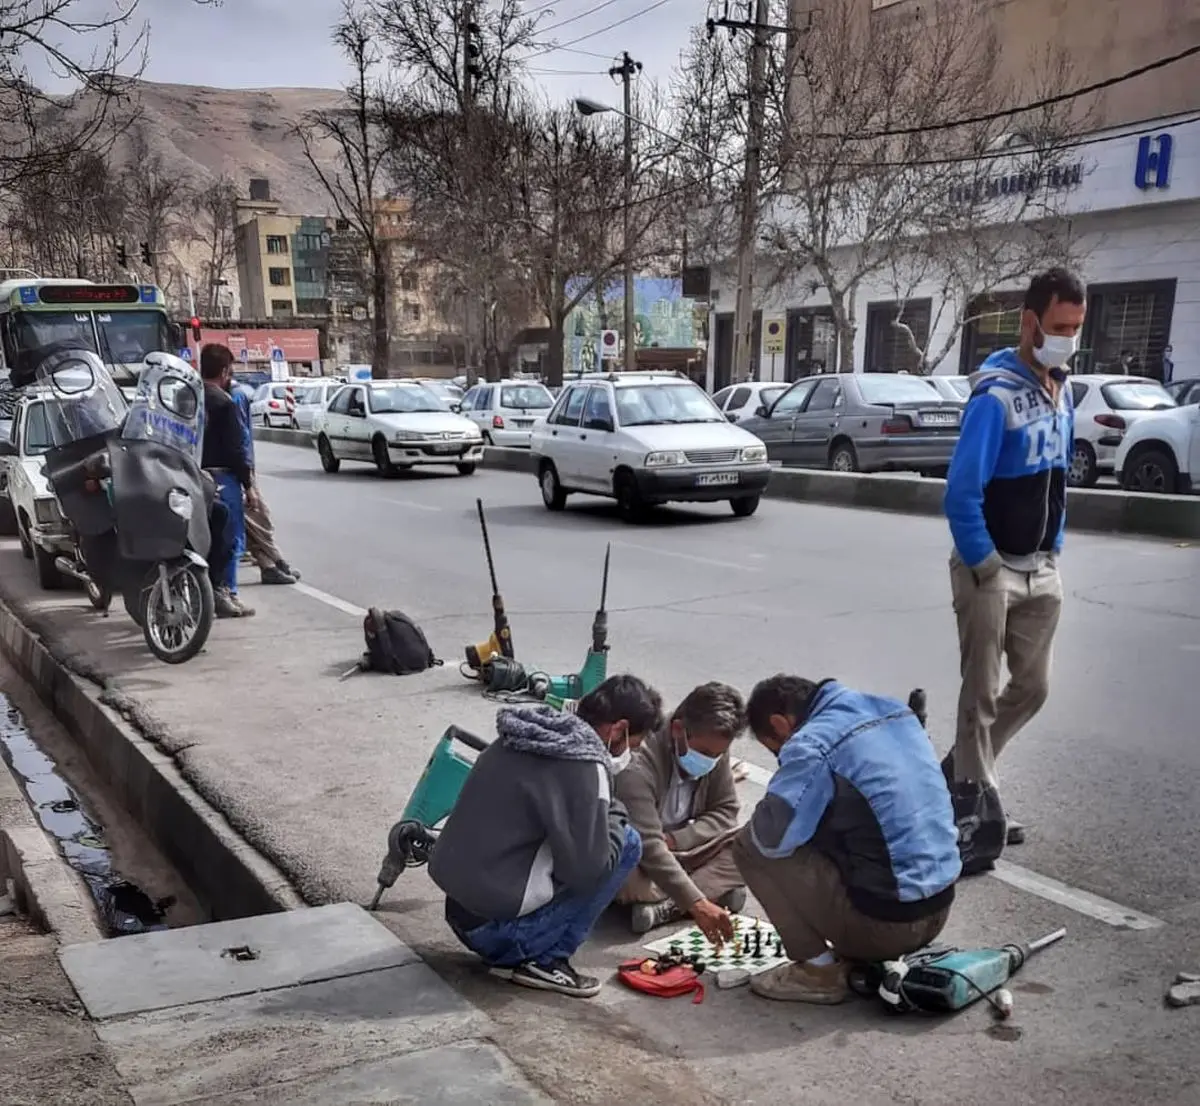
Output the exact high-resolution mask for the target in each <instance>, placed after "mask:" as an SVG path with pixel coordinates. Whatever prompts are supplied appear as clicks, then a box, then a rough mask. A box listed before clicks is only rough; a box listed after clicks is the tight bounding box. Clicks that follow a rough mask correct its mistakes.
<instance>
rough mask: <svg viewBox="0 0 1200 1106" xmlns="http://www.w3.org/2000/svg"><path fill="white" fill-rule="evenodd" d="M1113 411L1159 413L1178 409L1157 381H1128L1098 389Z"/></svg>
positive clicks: (1172, 398) (1168, 393)
mask: <svg viewBox="0 0 1200 1106" xmlns="http://www.w3.org/2000/svg"><path fill="white" fill-rule="evenodd" d="M1100 393H1101V395H1103V396H1104V401H1105V403H1107V404H1108V405H1109V407H1111V408H1112V409H1113V410H1114V411H1161V410H1163V409H1164V408H1166V407H1178V406H1179V405H1178V404H1177V403H1176V402H1175V398H1174V397H1173V396H1172V395H1171V393H1170V392H1168V391H1167V390H1166V388H1164V387H1163V386H1162V385H1161V384H1159V383H1158V381H1157V380H1130V381H1128V382H1126V381H1121V382H1120V383H1118V384H1105V385H1104V387H1103V388H1101V389H1100Z"/></svg>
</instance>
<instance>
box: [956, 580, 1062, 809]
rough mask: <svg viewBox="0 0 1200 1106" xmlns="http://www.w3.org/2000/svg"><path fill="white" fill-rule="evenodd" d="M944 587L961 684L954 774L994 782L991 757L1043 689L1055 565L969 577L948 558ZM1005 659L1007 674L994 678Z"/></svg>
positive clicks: (1058, 599)
mask: <svg viewBox="0 0 1200 1106" xmlns="http://www.w3.org/2000/svg"><path fill="white" fill-rule="evenodd" d="M950 589H951V592H952V594H953V596H954V614H955V617H956V619H957V620H958V642H959V655H960V659H961V672H962V689H961V691H960V692H959V696H958V723H957V727H956V729H955V734H954V778H955V780H956V781H963V780H974V781H979V782H983V783H988V784H990V785H991V786H992V787H995V788H997V789H998V788H999V781H998V779H997V776H996V758H997V757H999V755H1000V753H1001V752H1002V751H1003V749H1004V746H1005V745H1007V744H1008V743H1009V742H1010V741H1011V740H1012V739H1013V737H1015V736H1016V734H1017V732H1018V731H1019V730H1020V729H1021V728H1022V727H1023V726H1024V725H1025V724H1026V723H1027V722H1029V720H1030V719H1031V718H1033V717H1034V715H1036V714H1037V712H1038V711H1039V710H1041V709H1042V706H1043V704H1044V703H1045V702H1046V698H1047V696H1048V695H1049V694H1050V661H1051V653H1052V646H1053V644H1054V632H1055V630H1056V629H1057V628H1058V618H1059V614H1060V613H1061V611H1062V601H1063V590H1062V580H1061V578H1060V577H1059V574H1058V568H1057V566H1055V565H1053V564H1049V563H1047V564H1045V565H1043V566H1041V567H1039V568H1037V569H1036V570H1034V571H1032V572H1017V571H1015V570H1013V569H1011V568H1007V567H1005V568H1001V569H1000V571H999V572H997V573H996V574H995V575H994V576H989V577H987V578H986V579H984V580H983V581H976V579H975V575H974V573H973V572H972V571H971V570H970V569H969V568H967V567H966V565H964V564H963V563H962V561H961V560H959V559H958V557H957V556H954V557H951V558H950ZM1005 660H1007V661H1008V672H1009V680H1008V685H1007V686H1006V687H1005V688H1004V690H1003V691H1001V689H1000V677H1001V671H1002V665H1003V662H1004V661H1005Z"/></svg>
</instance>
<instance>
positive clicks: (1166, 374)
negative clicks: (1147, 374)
mask: <svg viewBox="0 0 1200 1106" xmlns="http://www.w3.org/2000/svg"><path fill="white" fill-rule="evenodd" d="M1174 377H1175V359H1174V357H1173V356H1172V350H1171V347H1170V346H1167V348H1166V349H1164V350H1163V355H1162V378H1163V383H1164V384H1170V383H1171V381H1172V380H1173V379H1174Z"/></svg>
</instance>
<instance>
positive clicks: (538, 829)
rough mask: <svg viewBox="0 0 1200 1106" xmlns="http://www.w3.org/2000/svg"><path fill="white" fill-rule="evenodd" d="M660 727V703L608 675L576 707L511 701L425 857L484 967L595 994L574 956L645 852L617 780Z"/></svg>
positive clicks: (564, 990)
mask: <svg viewBox="0 0 1200 1106" xmlns="http://www.w3.org/2000/svg"><path fill="white" fill-rule="evenodd" d="M661 724H662V699H661V697H660V696H659V694H658V692H656V691H655V690H654V689H653V688H651V687H649V686H647V685H646V684H645V683H643V682H642V681H641V680H639V679H637V678H636V677H634V676H611V677H609V679H607V680H605V681H604V683H602V684H601V685H600V686H599V687H598V688H596V690H595V691H593V692H592V693H591V694H589V695H585V696H584V697H583V698H582V699H580V701H579V706H578V707H577V709H576V712H575V713H574V714H564V713H561V712H559V711H557V710H554V709H552V708H551V707H545V706H528V707H511V708H508V709H505V710H502V711H500V712H499V713H498V714H497V715H496V732H497V735H498V736H497V738H496V741H495V742H493V743H492V745H491V746H489V747H488V748H487V749H486V750H485V751H484V752H483V753H481V754H480V755H479V758H478V759H477V760H476V762H475V766H474V767H473V768H472V769H471V772H470V774H469V775H468V776H467V780H466V783H465V784H464V785H463V789H462V794H461V795H460V796H459V799H458V802H457V804H456V805H455V807H454V811H453V813H452V814H451V815H450V817H449V819H447V821H446V826H445V828H444V829H443V830H442V833H441V835H440V837H439V838H438V842H437V845H436V846H435V847H434V850H433V856H432V857H431V859H430V862H429V874H430V876H431V877H432V878H433V881H434V883H436V884H437V885H438V886H439V887H440V888H441V889H442V890H443V891H444V892H445V893H446V921H447V922H448V923H449V925H450V928H451V929H452V930H454V932H455V934H456V935H457V936H458V938H459V940H461V941H462V943H463V944H464V945H466V946H467V948H469V949H471V951H472V952H475V953H477V954H478V955H479V956H480V957H482V958H483V960H484V962H485V963H486V964H487V965H488V968H489V970H490V971H491V973H492V974H493V975H495V976H498V977H499V978H501V979H507V980H511V981H512V982H513V983H517V984H520V985H521V986H522V987H534V988H537V989H538V990H543V991H557V992H559V993H560V994H564V995H575V996H578V997H581V998H590V997H591V996H592V995H595V994H596V993H597V992H598V991H599V990H600V981H599V980H598V979H593V978H592V977H590V976H584V975H580V974H579V973H578V972H577V971H575V969H574V968H573V967H572V966H571V963H570V958H571V957H572V956H573V955H574V954H575V952H576V950H577V949H578V948H579V946H580V945H582V944H583V942H584V941H585V940H586V939H587V936H588V934H589V933H590V932H591V929H592V926H594V925H595V923H596V920H597V919H598V918H599V917H600V915H601V914H602V913H603V912H604V909H605V907H607V906H608V905H609V903H610V902H612V900H613V898H614V897H615V896H616V893H617V891H618V890H619V889H620V888H621V885H622V884H623V883H624V882H625V880H626V878H627V877H628V875H629V873H630V872H632V871H633V870H634V868H636V867H637V865H638V861H639V860H640V859H641V856H642V842H641V838H640V837H639V836H638V833H637V831H636V830H635V829H634V828H633V827H632V826H630V825H629V823H628V822H627V821H626V816H625V810H624V808H623V807H622V806H621V805H620V803H617V802H615V801H614V800H613V798H612V784H613V776H614V775H615V774H617V773H618V772H620V771H622V769H624V768H625V767H626V766H627V765H628V764H629V760H630V757H631V755H632V752H633V750H634V749H636V748H637V747H638V745H640V744H641V741H642V738H643V737H644V736H645V735H646V734H647V733H650V732H652V731H653V730H654V729H656V728H657V727H658V726H659V725H661Z"/></svg>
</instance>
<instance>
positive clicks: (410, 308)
mask: <svg viewBox="0 0 1200 1106" xmlns="http://www.w3.org/2000/svg"><path fill="white" fill-rule="evenodd" d="M404 317H405V318H406V319H407V320H408V321H409V322H410V323H416V322H420V321H421V305H420V304H419V303H406V304H405V305H404Z"/></svg>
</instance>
